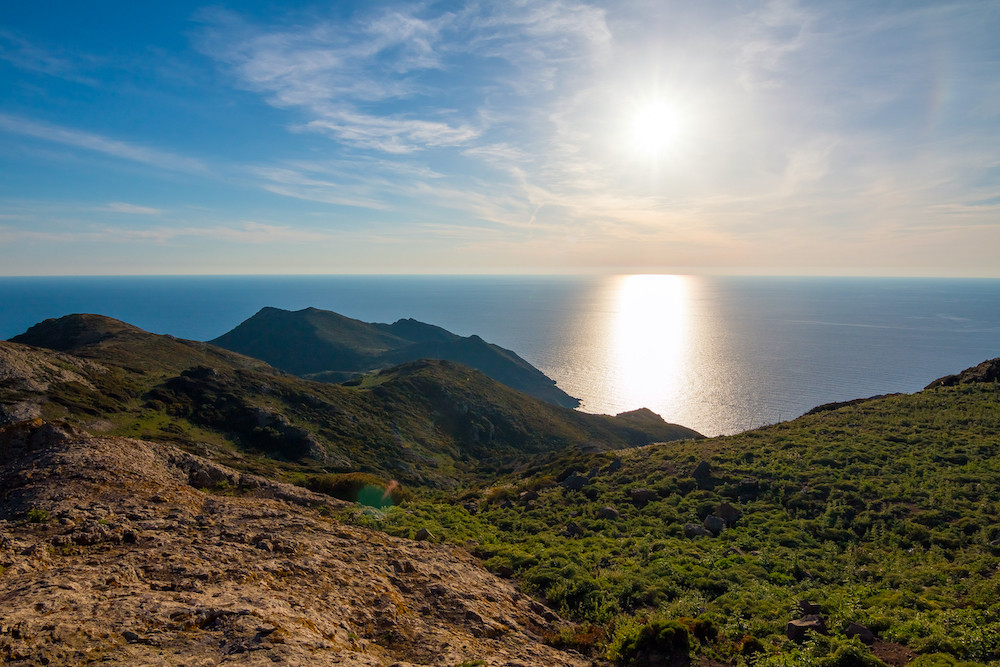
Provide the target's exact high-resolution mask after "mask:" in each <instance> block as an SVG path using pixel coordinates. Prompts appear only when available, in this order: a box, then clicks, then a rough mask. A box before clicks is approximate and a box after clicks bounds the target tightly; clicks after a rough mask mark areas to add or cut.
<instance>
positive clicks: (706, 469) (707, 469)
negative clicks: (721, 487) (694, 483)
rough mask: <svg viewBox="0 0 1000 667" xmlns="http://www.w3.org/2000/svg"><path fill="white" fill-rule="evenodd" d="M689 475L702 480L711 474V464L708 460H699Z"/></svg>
mask: <svg viewBox="0 0 1000 667" xmlns="http://www.w3.org/2000/svg"><path fill="white" fill-rule="evenodd" d="M691 476H692V477H694V478H695V479H696V480H698V481H703V480H706V479H708V478H709V477H711V476H712V464H711V463H709V462H708V461H704V460H703V461H699V462H698V465H696V466H695V467H694V470H692V471H691Z"/></svg>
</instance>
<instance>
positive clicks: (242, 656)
mask: <svg viewBox="0 0 1000 667" xmlns="http://www.w3.org/2000/svg"><path fill="white" fill-rule="evenodd" d="M0 497H2V498H0V499H2V502H3V504H2V506H0V660H3V661H5V662H6V663H8V664H60V665H65V664H80V663H88V662H105V663H111V664H129V665H163V664H183V665H188V666H192V665H215V664H220V663H223V664H230V663H232V664H241V665H257V664H272V663H281V664H289V665H333V664H336V665H386V666H388V665H399V666H401V667H402V666H405V665H409V664H433V665H449V666H454V665H461V664H463V663H464V664H467V665H468V664H486V665H508V666H511V667H513V666H515V665H547V666H551V667H556V666H561V665H585V664H590V663H589V660H585V659H583V658H582V657H581V656H580V655H578V654H575V653H572V652H562V651H558V650H556V649H554V648H552V647H549V646H547V645H545V644H543V643H542V642H541V637H542V636H543V635H544V634H546V633H549V632H552V631H553V630H555V629H556V628H557V626H558V624H559V623H560V620H559V619H558V618H557V617H556V616H555V614H553V613H552V612H551V611H549V610H548V609H546V608H545V607H543V606H542V605H540V604H539V603H538V602H535V601H534V600H532V599H531V598H528V597H526V596H525V595H522V594H521V593H519V592H518V591H517V590H516V589H515V588H514V586H513V585H512V584H511V583H510V582H508V581H505V580H503V579H498V578H497V577H495V576H493V575H491V574H490V573H489V572H487V571H486V570H484V569H483V568H482V567H480V566H479V564H478V563H477V561H476V560H475V559H474V558H473V557H471V556H470V555H468V554H467V553H466V552H464V551H462V550H460V549H458V548H455V547H448V546H443V545H436V544H430V543H428V542H417V541H411V540H403V539H396V538H392V537H389V536H386V535H384V534H381V533H377V532H373V531H368V530H364V529H360V528H356V527H352V526H347V525H344V524H341V523H338V522H337V521H334V520H331V519H329V518H326V517H324V516H323V512H322V511H321V510H322V508H323V507H324V506H330V505H332V504H334V503H336V502H337V501H334V500H332V499H330V498H328V497H326V496H321V495H317V494H313V493H310V492H308V491H304V490H302V489H299V488H297V487H293V486H289V485H285V484H280V483H277V482H273V481H270V480H266V479H264V478H260V477H256V476H253V475H247V474H242V473H239V472H236V471H234V470H231V469H229V468H225V467H223V466H220V465H218V464H215V463H213V462H210V461H208V460H206V459H202V458H199V457H197V456H194V455H192V454H189V453H186V452H183V451H181V450H179V449H177V448H174V447H171V446H169V445H165V444H157V443H152V442H145V441H141V440H131V439H125V438H94V437H90V436H85V435H81V434H78V433H74V432H71V431H68V430H67V429H65V428H61V427H58V426H54V425H52V424H48V423H43V422H41V420H35V421H33V422H21V423H18V424H14V425H8V426H6V427H4V428H3V429H0ZM480 661H482V662H480Z"/></svg>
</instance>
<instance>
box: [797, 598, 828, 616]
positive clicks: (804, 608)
mask: <svg viewBox="0 0 1000 667" xmlns="http://www.w3.org/2000/svg"><path fill="white" fill-rule="evenodd" d="M799 611H800V612H802V615H803V616H809V615H811V614H819V613H821V612H822V611H823V610H822V609H821V608H820V605H819V603H818V602H810V601H809V600H799Z"/></svg>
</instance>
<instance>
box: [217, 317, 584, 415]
mask: <svg viewBox="0 0 1000 667" xmlns="http://www.w3.org/2000/svg"><path fill="white" fill-rule="evenodd" d="M209 342H210V343H211V344H213V345H216V346H218V347H223V348H226V349H227V350H233V351H234V352H239V353H241V354H245V355H248V356H251V357H254V358H257V359H263V360H264V361H266V362H268V363H269V364H271V365H272V366H274V367H275V368H280V369H282V370H284V371H287V372H289V373H294V374H295V375H299V376H301V377H305V378H308V379H313V380H320V381H323V382H341V381H344V380H347V379H349V378H351V377H353V376H355V375H358V374H359V373H368V372H372V371H377V370H381V369H383V368H388V367H390V366H396V365H399V364H404V363H407V362H410V361H417V360H419V359H443V360H446V361H454V362H457V363H460V364H463V365H465V366H469V367H471V368H475V369H477V370H479V371H482V372H483V373H485V374H486V375H487V376H489V377H490V378H492V379H494V380H496V381H497V382H500V383H502V384H505V385H507V386H508V387H511V388H513V389H517V390H518V391H522V392H524V393H526V394H529V395H531V396H534V397H535V398H539V399H541V400H543V401H547V402H549V403H552V404H553V405H559V406H562V407H567V408H575V407H577V406H578V405H579V404H580V401H579V400H578V399H576V398H573V397H572V396H570V395H568V394H567V393H566V392H564V391H563V390H561V389H559V388H558V387H556V385H555V382H554V381H553V380H552V379H551V378H549V377H547V376H546V375H545V374H544V373H542V372H541V371H539V370H538V369H537V368H535V367H534V366H532V365H531V364H529V363H528V362H527V361H525V360H524V359H522V358H521V357H519V356H518V355H517V354H516V353H514V352H512V351H511V350H507V349H504V348H502V347H500V346H499V345H494V344H492V343H487V342H486V341H484V340H483V339H482V338H480V337H479V336H468V337H463V336H458V335H456V334H453V333H451V332H450V331H447V330H445V329H442V328H441V327H437V326H433V325H430V324H425V323H423V322H418V321H416V320H412V319H405V320H399V321H397V322H395V323H394V324H370V323H367V322H361V321H359V320H355V319H351V318H349V317H345V316H343V315H339V314H337V313H334V312H331V311H328V310H320V309H318V308H305V309H303V310H298V311H294V312H292V311H287V310H281V309H280V308H263V309H261V310H260V312H258V313H257V314H256V315H254V316H253V317H251V318H250V319H248V320H246V321H245V322H243V323H241V324H240V325H239V326H237V327H236V328H235V329H233V330H232V331H230V332H228V333H226V334H223V335H222V336H219V337H218V338H216V339H214V340H212V341H209Z"/></svg>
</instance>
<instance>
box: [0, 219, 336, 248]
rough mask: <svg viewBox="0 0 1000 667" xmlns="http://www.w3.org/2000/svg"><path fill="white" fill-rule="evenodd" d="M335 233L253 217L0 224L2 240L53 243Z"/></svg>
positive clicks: (275, 238) (313, 237) (321, 237)
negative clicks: (69, 225)
mask: <svg viewBox="0 0 1000 667" xmlns="http://www.w3.org/2000/svg"><path fill="white" fill-rule="evenodd" d="M335 236H336V235H335V234H332V233H328V232H318V231H311V230H305V229H300V228H296V227H292V226H290V225H270V224H264V223H259V222H253V221H246V222H241V223H235V224H226V225H218V226H207V227H194V226H177V227H171V226H166V225H163V226H157V227H150V228H146V229H122V228H120V227H97V228H93V229H90V230H86V231H70V232H61V231H34V230H26V229H20V228H11V227H0V242H14V241H47V242H52V243H83V242H88V243H118V244H121V243H135V242H147V241H148V242H154V243H161V244H162V243H167V242H170V241H174V240H178V239H202V240H211V241H226V242H229V243H246V244H253V245H264V244H276V243H316V242H322V241H330V240H332V239H333V238H335Z"/></svg>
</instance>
